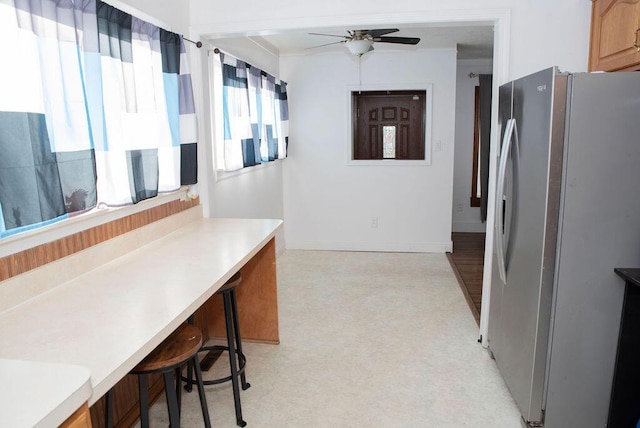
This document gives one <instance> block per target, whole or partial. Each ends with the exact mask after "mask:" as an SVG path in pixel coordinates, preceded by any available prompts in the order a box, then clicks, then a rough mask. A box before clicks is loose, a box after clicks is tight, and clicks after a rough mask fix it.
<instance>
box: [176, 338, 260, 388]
mask: <svg viewBox="0 0 640 428" xmlns="http://www.w3.org/2000/svg"><path fill="white" fill-rule="evenodd" d="M202 351H209V352H212V351H213V352H216V351H221V352H229V347H228V346H224V345H208V346H203V347H202V348H200V352H202ZM235 354H236V355H237V356H238V371H237V373H236V376H240V375H241V374H242V373H244V368H245V366H246V365H247V357H245V355H244V354H241V353H240V352H239V351H238V350H236V352H235ZM200 367H202V365H201V366H200ZM232 377H233V375H229V376H226V377H221V378H218V379H211V380H206V379H203V380H202V383H203V384H205V385H218V384H221V383H225V382H229V381H230V380H231V379H232ZM182 381H184V382H187V386H190V384H193V383H195V379H189V377H188V376H182ZM246 385H247V387H246V388H245V387H243V388H242V389H243V390H246V389H248V388H249V386H251V385H249V384H248V383H247V384H246Z"/></svg>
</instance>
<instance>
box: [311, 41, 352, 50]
mask: <svg viewBox="0 0 640 428" xmlns="http://www.w3.org/2000/svg"><path fill="white" fill-rule="evenodd" d="M345 42H346V40H340V41H339V42H331V43H325V44H324V45H318V46H311V47H310V48H304V50H305V51H307V50H309V49H315V48H321V47H323V46H330V45H337V44H338V43H345Z"/></svg>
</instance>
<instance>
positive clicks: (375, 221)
mask: <svg viewBox="0 0 640 428" xmlns="http://www.w3.org/2000/svg"><path fill="white" fill-rule="evenodd" d="M371 227H372V228H373V229H377V228H378V217H371Z"/></svg>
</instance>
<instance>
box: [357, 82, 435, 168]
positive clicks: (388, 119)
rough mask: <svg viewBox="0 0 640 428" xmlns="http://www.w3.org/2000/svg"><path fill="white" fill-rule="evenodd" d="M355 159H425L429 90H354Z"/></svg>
mask: <svg viewBox="0 0 640 428" xmlns="http://www.w3.org/2000/svg"><path fill="white" fill-rule="evenodd" d="M351 98H352V103H351V105H352V108H353V111H352V114H353V121H352V122H353V126H354V129H353V133H352V134H353V151H352V153H353V157H352V159H353V160H376V159H380V160H383V159H397V160H425V152H426V150H425V129H426V111H427V108H426V104H427V103H426V99H427V92H426V91H424V90H415V91H354V92H351Z"/></svg>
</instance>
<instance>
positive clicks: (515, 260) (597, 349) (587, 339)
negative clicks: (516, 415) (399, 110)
mask: <svg viewBox="0 0 640 428" xmlns="http://www.w3.org/2000/svg"><path fill="white" fill-rule="evenodd" d="M499 115H500V117H499V126H500V127H501V135H502V139H501V150H500V158H499V162H498V164H499V167H498V181H497V192H496V194H497V197H496V215H495V217H496V223H495V233H496V236H495V240H494V254H493V267H492V284H491V294H490V309H489V324H488V330H487V340H488V345H489V350H490V351H491V353H492V355H493V357H494V358H495V361H496V364H497V366H498V368H499V370H500V373H501V374H502V376H503V378H504V380H505V383H506V385H507V386H508V388H509V390H510V391H511V393H512V395H513V398H514V399H515V401H516V402H517V404H518V406H519V407H520V410H521V412H522V418H523V422H524V424H525V425H526V424H528V425H530V426H545V427H548V428H571V427H580V428H588V427H605V426H606V424H607V415H608V409H609V401H610V393H611V386H612V379H613V371H614V362H615V355H616V346H617V341H618V330H619V322H620V314H621V309H622V300H623V291H624V283H623V281H622V280H621V279H620V278H618V277H617V275H616V274H615V273H614V271H613V270H614V268H616V267H638V266H640V73H575V74H570V73H560V72H559V71H558V70H557V69H556V68H550V69H547V70H543V71H540V72H538V73H535V74H532V75H530V76H527V77H524V78H521V79H518V80H515V81H513V82H510V83H508V84H505V85H503V86H501V87H500V92H499Z"/></svg>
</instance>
